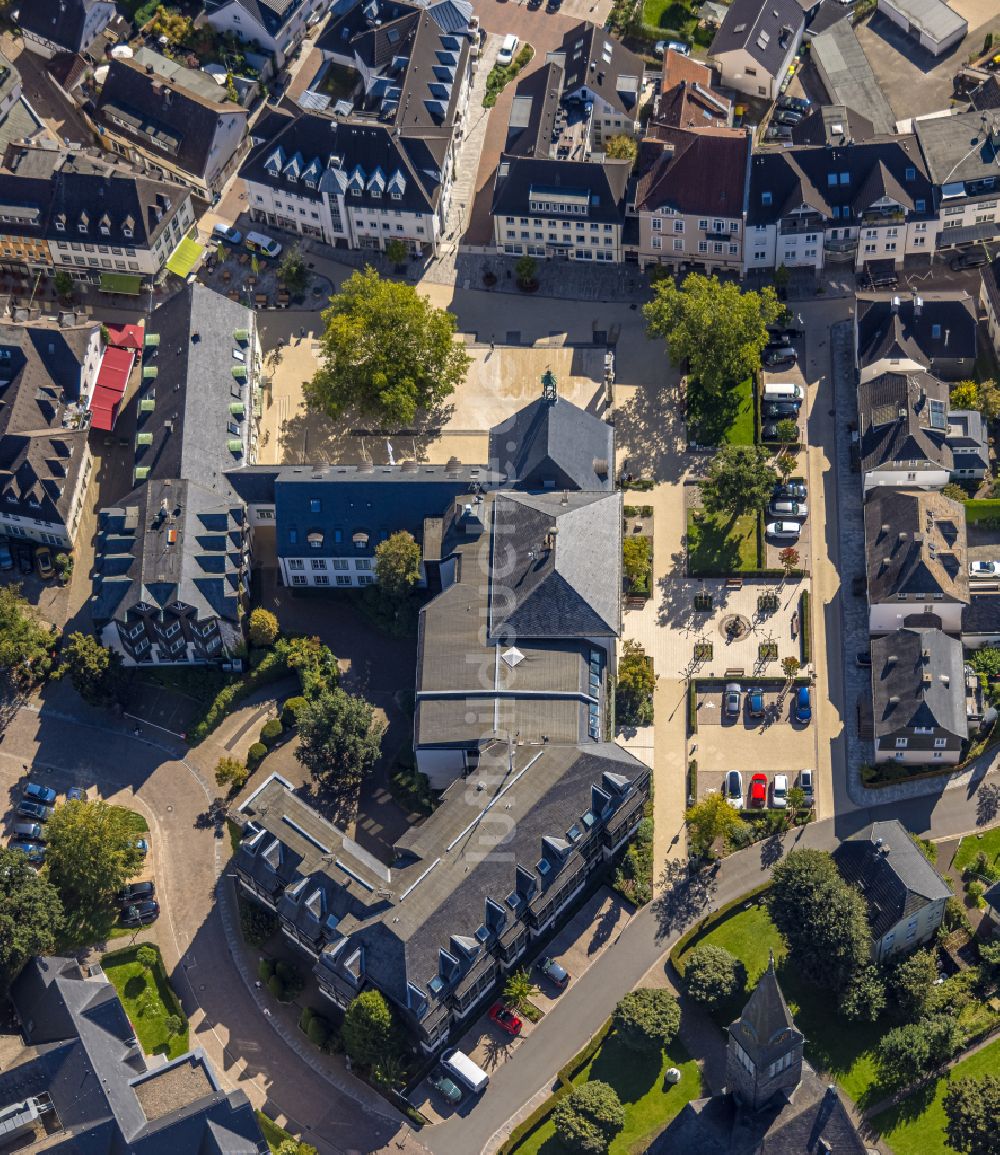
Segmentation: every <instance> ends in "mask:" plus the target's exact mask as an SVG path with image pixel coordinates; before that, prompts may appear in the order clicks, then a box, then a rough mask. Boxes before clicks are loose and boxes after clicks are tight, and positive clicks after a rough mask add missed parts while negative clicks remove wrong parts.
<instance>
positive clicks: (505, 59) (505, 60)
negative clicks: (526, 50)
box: [497, 32, 521, 68]
mask: <svg viewBox="0 0 1000 1155" xmlns="http://www.w3.org/2000/svg"><path fill="white" fill-rule="evenodd" d="M520 43H521V41H520V40H518V38H517V37H516V36H514V35H513V34H512V33H510V32H508V33H507V35H506V36H505V37H504V38H503V44H501V45H500V51H499V52H498V53H497V64H499V65H500V66H501V67H502V68H506V67H507V65H508V64H510V62H511V61H512V60H513V59H514V53H515V52H516V51H517V48H518V45H519V44H520Z"/></svg>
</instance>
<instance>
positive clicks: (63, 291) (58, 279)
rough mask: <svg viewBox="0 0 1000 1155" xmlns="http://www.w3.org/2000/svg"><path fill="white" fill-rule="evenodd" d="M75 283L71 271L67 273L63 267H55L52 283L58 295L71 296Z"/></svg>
mask: <svg viewBox="0 0 1000 1155" xmlns="http://www.w3.org/2000/svg"><path fill="white" fill-rule="evenodd" d="M75 284H76V282H75V281H74V280H73V274H72V273H68V272H67V271H66V270H65V269H56V273H55V276H54V277H53V278H52V285H53V288H54V289H55V291H56V292H57V293H58V294H59V296H60V297H71V296H72V295H73V287H74V286H75Z"/></svg>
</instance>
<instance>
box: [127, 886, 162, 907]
mask: <svg viewBox="0 0 1000 1155" xmlns="http://www.w3.org/2000/svg"><path fill="white" fill-rule="evenodd" d="M155 893H156V886H155V885H154V884H153V883H152V882H130V883H129V884H128V886H123V887H122V888H121V890H119V892H118V901H119V902H120V903H121V904H122V906H128V905H130V904H131V903H134V902H140V901H142V900H143V899H149V898H152V897H153V895H154V894H155Z"/></svg>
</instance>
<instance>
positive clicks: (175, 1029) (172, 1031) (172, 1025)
mask: <svg viewBox="0 0 1000 1155" xmlns="http://www.w3.org/2000/svg"><path fill="white" fill-rule="evenodd" d="M163 1025H164V1026H165V1027H166V1028H167V1034H168V1035H170V1037H171V1038H173V1037H174V1036H175V1035H179V1034H180V1033H181V1031H182V1030H183V1029H184V1024H183V1023H182V1022H181V1017H180V1015H167V1017H166V1019H165V1020H164V1022H163Z"/></svg>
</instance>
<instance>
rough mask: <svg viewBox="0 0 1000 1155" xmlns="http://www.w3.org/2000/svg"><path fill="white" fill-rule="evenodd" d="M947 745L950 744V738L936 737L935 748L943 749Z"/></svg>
mask: <svg viewBox="0 0 1000 1155" xmlns="http://www.w3.org/2000/svg"><path fill="white" fill-rule="evenodd" d="M947 745H948V739H947V738H935V739H934V748H935V749H937V750H942V749H944V747H945V746H947Z"/></svg>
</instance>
